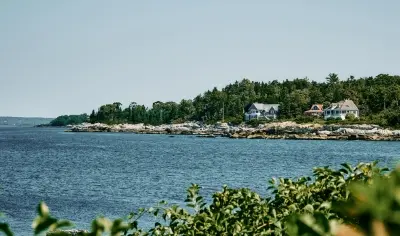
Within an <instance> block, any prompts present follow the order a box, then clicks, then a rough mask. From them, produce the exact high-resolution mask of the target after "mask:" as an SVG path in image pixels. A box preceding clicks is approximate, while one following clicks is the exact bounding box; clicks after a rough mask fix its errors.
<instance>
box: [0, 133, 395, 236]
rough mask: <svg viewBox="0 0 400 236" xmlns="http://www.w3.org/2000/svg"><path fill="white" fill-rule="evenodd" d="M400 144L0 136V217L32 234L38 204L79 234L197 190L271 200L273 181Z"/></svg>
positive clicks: (384, 155)
mask: <svg viewBox="0 0 400 236" xmlns="http://www.w3.org/2000/svg"><path fill="white" fill-rule="evenodd" d="M398 157H400V142H363V141H294V140H230V139H225V138H216V139H204V138H203V139H202V138H197V137H194V136H175V137H173V138H171V137H169V136H166V135H135V134H127V133H65V132H63V130H62V129H44V128H0V212H3V213H5V214H6V218H5V219H0V221H2V220H5V221H7V222H9V223H10V225H11V228H12V229H13V230H14V232H15V233H16V235H31V230H30V227H31V222H32V220H33V218H34V216H35V214H36V213H35V209H36V206H37V204H38V202H39V201H40V200H44V201H45V202H46V203H47V204H48V206H49V207H50V210H51V212H52V213H53V214H54V215H55V216H57V217H60V218H66V219H70V220H72V221H73V222H74V223H75V225H76V226H77V228H89V227H90V222H91V220H92V219H94V218H95V217H96V216H99V215H105V216H107V217H110V218H116V217H123V216H126V215H127V214H129V212H131V211H132V210H137V209H138V208H139V207H150V206H152V205H154V204H155V203H157V202H159V201H160V200H166V201H168V202H172V203H182V201H183V200H184V199H185V196H186V192H185V190H186V188H187V187H188V186H189V185H190V183H198V184H200V185H201V186H202V187H203V190H202V191H203V193H204V194H205V195H208V196H210V195H211V193H212V192H215V191H217V190H220V189H221V187H222V185H224V184H227V185H229V186H232V187H249V188H251V189H253V190H255V191H257V192H259V193H261V194H263V195H265V194H266V192H267V191H266V188H267V180H268V179H269V178H271V177H289V176H290V177H291V176H301V175H306V174H307V175H308V174H310V173H311V170H312V167H314V166H325V165H331V166H338V165H339V164H340V163H343V162H349V163H353V164H355V163H358V162H368V161H373V160H376V159H378V160H381V163H382V164H384V165H385V164H387V165H393V163H395V162H397V160H398Z"/></svg>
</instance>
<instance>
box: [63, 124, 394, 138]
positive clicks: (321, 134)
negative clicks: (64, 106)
mask: <svg viewBox="0 0 400 236" xmlns="http://www.w3.org/2000/svg"><path fill="white" fill-rule="evenodd" d="M66 132H129V133H136V134H165V135H171V136H173V135H196V136H197V137H202V138H214V137H226V138H232V139H289V140H365V141H400V130H391V129H385V128H382V127H379V126H378V125H366V124H361V125H355V124H353V125H338V124H332V125H320V124H297V123H295V122H272V123H267V124H263V125H259V126H258V127H250V126H247V125H238V126H232V125H228V124H226V123H217V124H215V125H204V124H201V123H199V122H187V123H182V124H171V125H159V126H152V125H144V124H117V125H106V124H102V123H96V124H90V123H83V124H80V125H74V126H69V127H68V129H67V130H66Z"/></svg>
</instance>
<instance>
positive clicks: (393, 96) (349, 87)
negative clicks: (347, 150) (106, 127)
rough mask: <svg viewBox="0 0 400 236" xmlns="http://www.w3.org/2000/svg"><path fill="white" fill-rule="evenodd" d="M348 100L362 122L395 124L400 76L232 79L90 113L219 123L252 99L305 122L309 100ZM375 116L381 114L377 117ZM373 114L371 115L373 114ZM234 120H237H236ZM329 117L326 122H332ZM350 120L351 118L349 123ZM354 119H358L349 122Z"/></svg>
mask: <svg viewBox="0 0 400 236" xmlns="http://www.w3.org/2000/svg"><path fill="white" fill-rule="evenodd" d="M343 99H352V100H353V101H354V102H355V103H356V104H357V105H358V107H359V109H360V113H361V114H362V115H363V116H367V117H370V119H368V120H366V122H370V123H374V122H375V123H378V124H385V125H388V126H396V125H399V123H400V121H399V119H398V117H400V116H399V115H400V112H399V108H398V107H399V106H398V105H399V100H400V76H397V75H394V76H391V75H386V74H380V75H377V76H376V77H365V78H359V79H355V78H354V77H353V76H350V77H349V78H348V79H347V80H340V79H339V76H338V75H337V74H334V73H331V74H329V75H328V77H327V78H326V82H322V83H318V82H315V81H309V79H308V78H302V79H299V78H296V79H294V80H291V81H290V80H285V81H282V82H278V81H277V80H273V81H270V82H253V81H250V80H248V79H243V80H241V81H236V82H235V83H232V84H229V85H227V86H225V87H224V88H222V89H221V90H218V89H217V88H214V89H212V90H209V91H206V92H205V93H203V94H200V95H198V96H196V97H195V98H194V99H193V100H185V99H184V100H182V101H181V102H179V103H175V102H160V101H157V102H155V103H153V106H152V107H151V108H147V107H145V106H143V105H138V104H136V103H135V102H132V103H131V104H130V105H129V107H127V108H125V109H122V108H121V103H113V104H106V105H103V106H101V107H100V108H99V109H98V111H97V112H96V111H93V112H92V114H91V115H90V121H91V122H92V123H95V122H102V123H108V124H115V123H123V122H128V123H146V124H153V125H158V124H166V123H171V122H174V121H177V120H179V121H188V120H197V121H203V122H205V123H214V122H217V121H222V120H223V118H224V117H225V118H229V117H239V116H242V115H243V111H244V108H245V107H246V105H248V104H250V103H253V102H261V103H275V104H280V111H279V118H280V119H292V118H296V119H298V120H300V122H304V121H302V120H304V119H305V118H299V117H301V116H302V114H303V113H304V111H305V110H308V109H309V108H310V106H311V105H312V104H315V103H321V104H324V106H327V105H328V104H329V103H331V102H338V101H340V100H343ZM378 115H380V116H379V117H378ZM373 116H374V117H373ZM235 122H236V121H235ZM332 122H333V121H330V123H332ZM352 122H353V121H352ZM354 122H358V121H357V120H354Z"/></svg>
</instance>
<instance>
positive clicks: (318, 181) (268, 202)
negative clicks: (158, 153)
mask: <svg viewBox="0 0 400 236" xmlns="http://www.w3.org/2000/svg"><path fill="white" fill-rule="evenodd" d="M342 167H343V168H341V169H339V170H332V169H330V168H328V167H323V168H315V169H314V171H313V176H312V177H301V178H298V179H295V180H293V179H283V178H281V179H272V180H271V181H270V186H269V189H270V191H271V194H270V197H266V198H263V197H261V196H260V195H258V194H257V193H255V192H253V191H251V190H249V189H245V188H243V189H231V188H228V187H226V186H224V187H223V189H222V190H221V191H220V192H216V193H214V194H213V196H212V202H210V203H209V204H207V203H206V202H205V200H204V198H203V197H202V196H200V195H199V191H200V187H199V186H198V185H195V184H193V185H192V186H191V187H190V188H189V189H188V191H187V197H186V200H185V202H186V204H187V208H185V209H184V208H181V207H179V206H176V205H169V204H167V203H166V202H160V203H159V204H158V205H157V206H155V207H152V208H150V209H141V210H139V211H138V212H134V213H131V214H130V215H129V220H127V221H124V220H122V219H118V220H115V221H110V220H108V219H106V218H98V219H95V220H94V221H93V223H92V229H91V232H89V233H82V234H81V235H90V236H92V235H93V236H97V235H102V233H104V232H108V233H109V234H110V235H400V169H395V170H393V171H392V172H390V173H388V169H382V168H380V167H378V166H377V163H376V162H373V163H367V164H363V163H361V164H359V165H357V166H356V167H352V166H350V165H348V164H342ZM145 214H152V215H154V216H156V220H155V221H156V222H155V223H154V227H152V228H151V229H147V230H143V229H141V228H140V227H139V225H138V221H139V219H140V218H141V217H142V216H143V215H145ZM70 225H71V223H70V222H69V221H64V220H58V219H55V218H53V217H52V216H50V214H49V211H48V208H47V206H46V205H45V204H44V203H41V204H40V205H39V207H38V217H37V218H36V219H35V221H34V223H33V230H34V233H35V235H36V234H39V233H40V232H43V231H46V230H50V231H53V232H54V233H52V234H51V235H66V234H65V233H63V232H58V233H57V231H56V230H57V229H59V228H62V227H65V226H70ZM1 231H3V232H5V233H6V235H12V233H11V230H9V228H8V226H7V225H6V224H4V223H3V224H2V225H0V232H1Z"/></svg>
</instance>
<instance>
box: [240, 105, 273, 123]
mask: <svg viewBox="0 0 400 236" xmlns="http://www.w3.org/2000/svg"><path fill="white" fill-rule="evenodd" d="M278 113H279V104H263V103H252V104H251V105H250V106H248V108H247V110H246V112H245V113H244V118H245V120H246V121H248V120H252V119H260V118H261V119H267V120H270V119H276V118H277V116H278Z"/></svg>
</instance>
